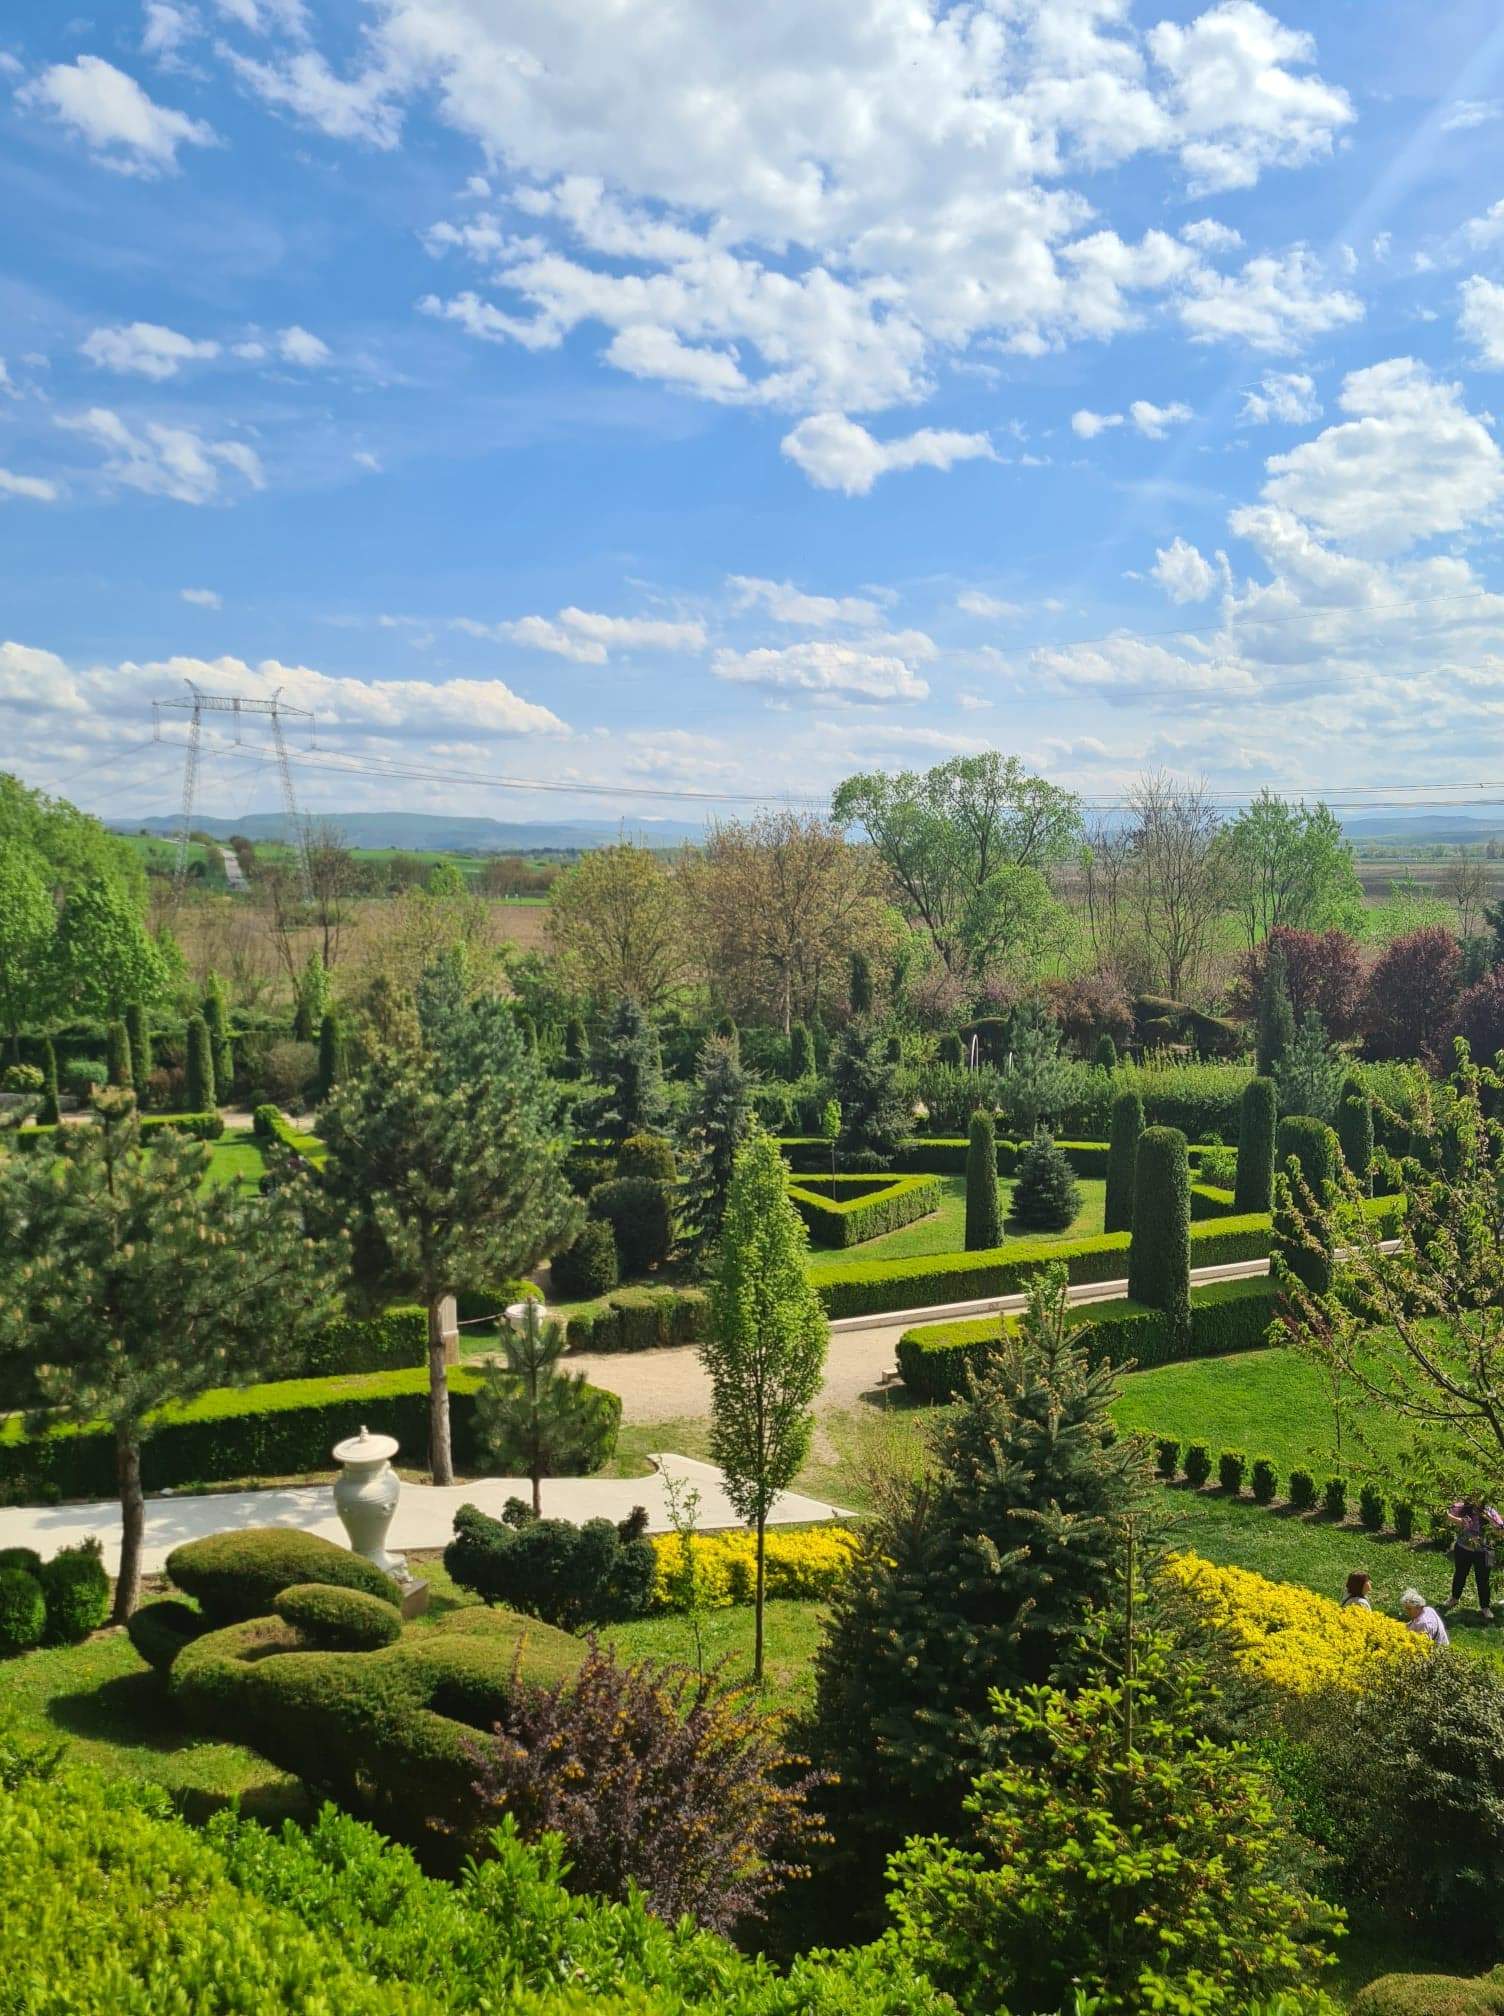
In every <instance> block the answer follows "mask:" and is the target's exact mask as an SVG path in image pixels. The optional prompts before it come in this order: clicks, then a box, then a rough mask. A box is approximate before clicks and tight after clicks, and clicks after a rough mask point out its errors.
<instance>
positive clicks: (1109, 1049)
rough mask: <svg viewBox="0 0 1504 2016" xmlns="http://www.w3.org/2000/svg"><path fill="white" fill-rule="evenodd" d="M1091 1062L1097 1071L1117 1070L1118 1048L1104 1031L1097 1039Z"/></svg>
mask: <svg viewBox="0 0 1504 2016" xmlns="http://www.w3.org/2000/svg"><path fill="white" fill-rule="evenodd" d="M1092 1062H1093V1063H1094V1064H1095V1065H1096V1067H1097V1069H1098V1070H1099V1071H1116V1070H1117V1068H1118V1046H1117V1044H1116V1043H1114V1042H1113V1040H1112V1038H1111V1037H1110V1036H1109V1035H1108V1034H1107V1032H1106V1030H1105V1029H1104V1030H1103V1032H1102V1034H1101V1035H1100V1036H1099V1037H1098V1038H1097V1047H1096V1050H1095V1052H1094V1053H1093V1055H1092Z"/></svg>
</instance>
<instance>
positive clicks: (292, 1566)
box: [167, 1526, 402, 1624]
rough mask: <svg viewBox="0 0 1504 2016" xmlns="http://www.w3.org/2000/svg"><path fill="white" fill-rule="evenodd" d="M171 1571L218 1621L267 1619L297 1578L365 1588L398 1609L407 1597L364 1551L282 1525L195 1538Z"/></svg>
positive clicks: (170, 1562)
mask: <svg viewBox="0 0 1504 2016" xmlns="http://www.w3.org/2000/svg"><path fill="white" fill-rule="evenodd" d="M167 1573H168V1576H169V1578H170V1579H171V1580H172V1581H173V1582H175V1583H176V1584H177V1586H178V1588H179V1589H182V1590H184V1591H185V1592H186V1593H187V1594H188V1595H189V1596H192V1597H193V1598H194V1599H195V1600H196V1601H197V1603H198V1605H199V1608H200V1609H201V1610H202V1611H203V1612H204V1615H205V1616H206V1617H209V1618H211V1619H212V1620H213V1621H214V1622H215V1623H216V1624H236V1623H239V1622H240V1621H241V1620H242V1619H243V1618H247V1617H265V1616H266V1615H267V1613H268V1612H269V1611H270V1609H271V1607H272V1604H273V1602H274V1601H275V1599H276V1598H277V1597H278V1596H280V1595H281V1593H282V1591H283V1590H284V1589H290V1588H291V1587H292V1586H293V1584H294V1583H297V1582H324V1583H328V1584H330V1585H331V1586H332V1587H334V1588H336V1589H360V1590H363V1591H364V1592H365V1593H366V1594H367V1595H368V1596H375V1597H378V1598H379V1599H380V1600H381V1601H382V1602H383V1603H390V1604H392V1605H393V1606H394V1607H400V1605H401V1601H402V1599H401V1597H400V1596H399V1595H398V1593H397V1588H396V1585H395V1583H393V1582H391V1581H390V1580H389V1579H388V1578H387V1577H386V1576H385V1575H383V1574H382V1572H381V1570H380V1569H379V1568H373V1567H372V1565H371V1563H370V1562H369V1561H366V1560H363V1559H362V1558H361V1556H360V1555H359V1554H352V1553H351V1552H350V1550H349V1549H348V1548H347V1547H337V1546H336V1545H335V1543H334V1542H333V1541H332V1540H324V1539H321V1538H320V1537H319V1536H318V1535H317V1534H316V1533H294V1532H288V1531H284V1530H283V1529H282V1528H281V1527H277V1526H252V1527H248V1528H247V1529H246V1531H245V1532H243V1533H214V1534H210V1535H209V1536H208V1538H206V1539H203V1540H189V1541H187V1542H186V1543H185V1544H184V1545H183V1546H181V1547H174V1549H173V1550H172V1552H171V1553H170V1554H169V1555H168V1557H167Z"/></svg>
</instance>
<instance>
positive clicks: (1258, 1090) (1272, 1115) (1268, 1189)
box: [1234, 1078, 1279, 1211]
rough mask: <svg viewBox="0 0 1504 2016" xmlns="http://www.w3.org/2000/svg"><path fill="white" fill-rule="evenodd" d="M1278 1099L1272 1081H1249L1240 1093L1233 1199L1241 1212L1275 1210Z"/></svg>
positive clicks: (1259, 1079) (1252, 1079) (1269, 1079)
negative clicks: (1275, 1138)
mask: <svg viewBox="0 0 1504 2016" xmlns="http://www.w3.org/2000/svg"><path fill="white" fill-rule="evenodd" d="M1278 1117H1279V1095H1278V1093H1277V1091H1276V1090H1275V1084H1274V1080H1273V1079H1272V1078H1251V1079H1250V1080H1249V1081H1248V1084H1247V1085H1246V1086H1245V1087H1244V1091H1243V1110H1242V1113H1241V1115H1240V1116H1239V1122H1238V1174H1237V1188H1236V1191H1235V1192H1234V1195H1235V1197H1236V1200H1237V1208H1238V1209H1239V1210H1240V1211H1271V1210H1273V1208H1274V1130H1275V1125H1276V1122H1277V1120H1278Z"/></svg>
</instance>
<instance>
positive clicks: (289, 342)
mask: <svg viewBox="0 0 1504 2016" xmlns="http://www.w3.org/2000/svg"><path fill="white" fill-rule="evenodd" d="M333 354H334V353H333V352H332V351H331V350H330V348H329V345H328V344H327V343H325V342H324V341H323V339H322V338H321V337H318V336H315V335H313V334H312V333H311V332H310V331H309V330H307V329H300V328H299V327H298V325H297V323H296V322H294V323H293V325H292V327H291V328H290V329H284V330H283V331H282V332H281V334H280V335H279V336H278V338H277V355H278V356H279V357H280V358H281V359H282V362H283V363H284V364H302V365H304V366H307V367H310V368H311V367H312V366H314V365H317V364H327V363H328V362H329V359H330V357H331V356H332V355H333Z"/></svg>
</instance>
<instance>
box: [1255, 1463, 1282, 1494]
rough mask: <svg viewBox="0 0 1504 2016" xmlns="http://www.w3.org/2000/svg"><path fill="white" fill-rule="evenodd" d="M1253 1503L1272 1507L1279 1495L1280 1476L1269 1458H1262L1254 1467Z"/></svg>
mask: <svg viewBox="0 0 1504 2016" xmlns="http://www.w3.org/2000/svg"><path fill="white" fill-rule="evenodd" d="M1252 1484H1253V1502H1254V1504H1255V1505H1272V1504H1273V1503H1274V1501H1275V1499H1276V1498H1277V1497H1278V1495H1279V1475H1278V1472H1277V1471H1276V1470H1275V1467H1274V1465H1273V1464H1272V1463H1271V1462H1270V1461H1269V1459H1268V1457H1267V1456H1260V1457H1259V1459H1258V1461H1257V1462H1256V1463H1255V1464H1254V1466H1253V1479H1252Z"/></svg>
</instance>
